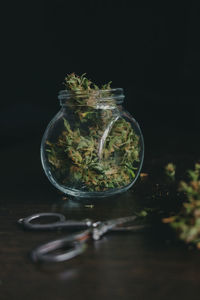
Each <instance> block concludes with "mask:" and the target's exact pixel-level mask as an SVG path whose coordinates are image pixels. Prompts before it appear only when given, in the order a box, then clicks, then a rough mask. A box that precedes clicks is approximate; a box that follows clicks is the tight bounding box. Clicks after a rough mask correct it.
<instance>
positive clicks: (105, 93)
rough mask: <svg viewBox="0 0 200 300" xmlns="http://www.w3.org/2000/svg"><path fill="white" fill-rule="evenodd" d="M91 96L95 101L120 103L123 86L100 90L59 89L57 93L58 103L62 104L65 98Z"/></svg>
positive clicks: (122, 95) (122, 96)
mask: <svg viewBox="0 0 200 300" xmlns="http://www.w3.org/2000/svg"><path fill="white" fill-rule="evenodd" d="M90 96H93V97H95V100H96V101H97V102H100V103H102V102H107V103H109V102H111V101H112V102H113V101H115V103H116V104H121V103H122V102H123V99H124V97H125V96H124V90H123V88H112V89H104V90H103V89H100V90H91V91H85V92H84V91H83V92H82V91H81V92H80V91H69V90H67V89H65V90H61V91H59V93H58V99H59V100H60V104H61V105H64V104H65V103H66V100H69V99H71V98H73V97H74V98H81V99H87V98H88V97H90Z"/></svg>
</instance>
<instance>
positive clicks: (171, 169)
mask: <svg viewBox="0 0 200 300" xmlns="http://www.w3.org/2000/svg"><path fill="white" fill-rule="evenodd" d="M175 173H176V166H175V165H174V164H173V163H168V164H167V165H166V166H165V174H166V175H167V176H168V177H169V178H170V179H172V180H174V179H175Z"/></svg>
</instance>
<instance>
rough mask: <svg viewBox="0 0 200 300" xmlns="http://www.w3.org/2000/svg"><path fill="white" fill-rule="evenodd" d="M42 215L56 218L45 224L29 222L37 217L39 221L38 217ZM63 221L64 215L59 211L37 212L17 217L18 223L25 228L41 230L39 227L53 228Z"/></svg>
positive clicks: (64, 219)
mask: <svg viewBox="0 0 200 300" xmlns="http://www.w3.org/2000/svg"><path fill="white" fill-rule="evenodd" d="M43 217H56V218H58V220H57V221H55V222H51V223H47V224H38V223H31V222H32V221H33V220H36V219H37V220H38V221H39V219H40V218H43ZM65 221H66V218H65V216H64V215H62V214H59V213H38V214H34V215H31V216H29V217H26V218H24V219H19V220H18V223H20V224H22V225H23V226H24V227H25V228H27V229H31V230H37V229H38V230H41V229H55V227H59V226H60V225H61V224H62V223H63V222H65Z"/></svg>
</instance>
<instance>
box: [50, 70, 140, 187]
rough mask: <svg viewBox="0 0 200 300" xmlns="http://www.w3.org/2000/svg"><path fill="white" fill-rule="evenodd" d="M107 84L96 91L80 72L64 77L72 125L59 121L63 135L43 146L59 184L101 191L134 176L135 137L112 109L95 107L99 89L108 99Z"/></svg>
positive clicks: (136, 142) (137, 156)
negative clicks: (78, 74)
mask: <svg viewBox="0 0 200 300" xmlns="http://www.w3.org/2000/svg"><path fill="white" fill-rule="evenodd" d="M110 84H111V82H109V83H108V84H105V85H103V86H102V87H101V88H99V87H98V86H97V85H95V84H94V83H92V82H91V81H90V80H89V79H87V78H86V77H85V74H83V75H82V76H80V77H79V76H77V75H75V74H74V73H72V74H70V75H68V76H67V77H66V78H65V86H66V89H67V91H69V92H70V95H71V96H70V98H69V99H67V100H66V101H67V108H68V109H69V110H70V111H71V112H72V113H73V118H74V119H73V124H72V123H71V124H70V122H69V120H67V119H66V118H63V131H62V132H61V133H60V135H59V136H58V137H57V140H56V141H54V142H51V141H47V142H46V151H47V153H48V161H49V163H50V165H51V170H52V173H53V174H54V176H55V177H56V178H57V179H59V182H61V183H62V184H63V185H68V184H70V185H73V186H74V187H76V188H81V189H83V190H89V191H105V190H107V189H113V188H120V187H123V186H126V185H128V184H130V183H131V182H132V181H133V179H134V177H135V171H136V170H137V167H136V163H137V162H139V151H140V149H139V136H138V135H136V133H135V132H134V130H133V128H132V126H131V124H130V123H129V122H128V121H126V120H125V119H123V118H121V117H119V114H117V113H116V114H113V110H112V109H104V110H102V109H97V103H96V102H97V100H96V99H97V98H98V96H100V97H102V95H103V94H102V93H104V91H105V92H106V95H107V96H109V90H111V87H110ZM111 101H112V105H113V106H114V107H115V106H116V104H115V101H113V100H112V95H111V93H110V102H109V105H111ZM116 110H117V109H116ZM83 125H84V126H83ZM108 129H109V130H108Z"/></svg>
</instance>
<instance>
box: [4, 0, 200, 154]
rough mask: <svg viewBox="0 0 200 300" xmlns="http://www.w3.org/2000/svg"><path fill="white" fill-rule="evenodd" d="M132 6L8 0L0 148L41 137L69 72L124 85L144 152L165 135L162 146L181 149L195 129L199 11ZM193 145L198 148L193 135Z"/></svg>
mask: <svg viewBox="0 0 200 300" xmlns="http://www.w3.org/2000/svg"><path fill="white" fill-rule="evenodd" d="M134 3H135V2H134V1H128V0H123V1H99V0H96V1H92V0H91V1H89V0H87V1H78V0H77V1H66V0H65V1H64V0H56V1H40V2H37V1H27V2H23V3H22V2H20V3H19V2H14V1H13V2H8V7H7V9H6V21H5V22H4V26H3V31H4V36H5V42H4V43H3V44H4V46H5V47H4V48H5V55H4V56H3V60H4V61H5V62H6V68H5V72H4V78H5V79H6V81H5V84H4V86H3V92H4V96H2V99H3V101H2V104H1V106H2V109H1V112H0V122H1V124H0V128H1V133H2V138H1V142H2V144H3V146H4V147H7V146H10V145H12V144H13V143H19V142H20V143H21V142H24V141H27V140H32V139H34V138H36V139H37V140H38V141H39V140H40V139H41V137H42V134H43V132H44V130H45V128H46V126H47V123H48V122H49V121H50V119H51V118H52V117H53V116H54V115H55V113H56V112H57V111H58V109H59V103H58V100H57V94H58V91H59V90H60V89H62V88H63V86H62V82H63V80H64V77H65V75H66V74H69V73H70V72H76V73H77V74H82V73H84V72H86V73H87V75H88V77H89V78H90V79H91V80H93V81H95V82H96V83H99V84H101V83H106V82H108V81H110V80H112V82H113V84H112V86H113V87H123V88H124V90H125V95H126V99H125V104H124V106H125V107H126V108H127V109H128V110H129V112H130V113H132V115H133V116H134V117H135V118H136V119H137V120H138V122H139V124H140V125H141V128H142V131H143V133H144V138H145V141H146V149H147V154H148V150H149V149H150V148H151V147H153V148H154V149H156V145H162V146H161V148H163V150H164V148H165V145H168V144H169V138H170V137H171V136H173V137H174V140H175V141H176V143H175V144H173V145H172V146H171V149H170V151H171V150H172V151H173V147H178V146H179V147H180V151H181V149H182V147H184V146H185V145H187V144H188V143H187V141H186V142H185V140H187V139H188V138H189V137H191V136H192V135H193V134H194V133H197V134H198V131H199V129H200V126H199V97H200V89H199V80H200V72H199V67H200V44H199V29H200V26H199V10H198V9H197V8H196V7H189V6H188V5H185V6H184V5H183V4H182V5H181V7H180V6H178V7H175V6H174V5H173V6H171V5H169V6H164V5H162V6H161V5H153V4H152V5H147V4H146V3H144V2H141V3H140V5H138V4H137V3H135V4H134ZM3 14H4V13H3ZM180 137H182V140H180V139H181V138H180ZM184 137H185V138H184ZM195 144H196V146H197V148H198V144H199V142H198V139H197V138H196V140H195ZM192 147H193V146H192ZM189 148H191V147H188V149H189ZM154 155H155V154H154Z"/></svg>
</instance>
